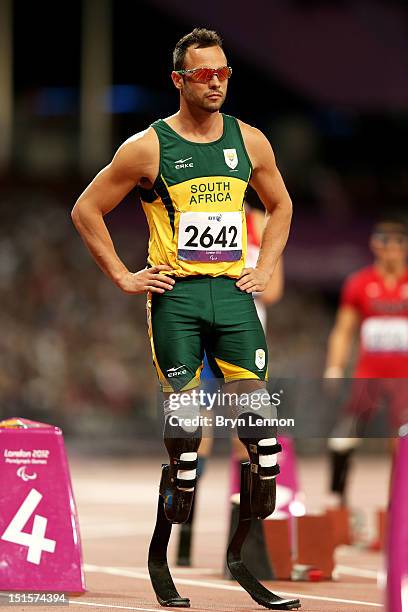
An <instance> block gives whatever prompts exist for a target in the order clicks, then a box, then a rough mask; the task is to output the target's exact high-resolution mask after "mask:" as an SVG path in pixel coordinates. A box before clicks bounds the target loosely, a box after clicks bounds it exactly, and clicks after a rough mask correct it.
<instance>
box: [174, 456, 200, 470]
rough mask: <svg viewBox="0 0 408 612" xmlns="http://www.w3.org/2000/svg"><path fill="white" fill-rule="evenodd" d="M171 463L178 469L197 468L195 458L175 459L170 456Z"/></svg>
mask: <svg viewBox="0 0 408 612" xmlns="http://www.w3.org/2000/svg"><path fill="white" fill-rule="evenodd" d="M171 463H172V465H174V466H175V467H176V468H177V469H178V470H195V469H197V463H198V460H197V459H190V461H188V460H186V459H176V458H174V457H173V458H172V460H171Z"/></svg>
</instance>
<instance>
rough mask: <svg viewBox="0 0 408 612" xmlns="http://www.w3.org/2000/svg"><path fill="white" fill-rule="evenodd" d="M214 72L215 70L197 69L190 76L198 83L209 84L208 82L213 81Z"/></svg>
mask: <svg viewBox="0 0 408 612" xmlns="http://www.w3.org/2000/svg"><path fill="white" fill-rule="evenodd" d="M214 72H215V70H213V69H212V68H197V70H194V71H193V72H191V73H190V76H191V78H192V79H193V81H196V82H197V83H207V81H211V79H212V78H213V76H214Z"/></svg>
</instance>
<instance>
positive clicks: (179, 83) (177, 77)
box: [171, 70, 183, 91]
mask: <svg viewBox="0 0 408 612" xmlns="http://www.w3.org/2000/svg"><path fill="white" fill-rule="evenodd" d="M171 80H172V81H173V83H174V87H175V88H176V89H179V90H180V91H181V90H182V89H183V77H182V75H181V74H178V73H177V72H176V71H175V70H173V71H172V73H171Z"/></svg>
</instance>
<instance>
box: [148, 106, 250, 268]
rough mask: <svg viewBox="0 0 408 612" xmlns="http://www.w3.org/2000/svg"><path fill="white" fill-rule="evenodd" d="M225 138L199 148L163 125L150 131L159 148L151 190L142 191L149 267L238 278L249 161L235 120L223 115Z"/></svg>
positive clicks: (242, 258)
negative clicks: (159, 266)
mask: <svg viewBox="0 0 408 612" xmlns="http://www.w3.org/2000/svg"><path fill="white" fill-rule="evenodd" d="M223 121H224V130H223V134H222V136H221V138H219V139H218V140H216V141H214V142H209V143H195V142H190V141H188V140H185V139H184V138H182V137H181V136H180V135H179V134H177V133H176V132H175V131H174V130H173V129H172V128H171V127H170V126H169V125H168V124H167V123H166V122H165V121H163V120H161V119H160V120H158V121H156V122H155V123H153V125H152V127H153V128H154V130H155V131H156V134H157V136H158V139H159V143H160V168H159V174H158V177H157V179H156V181H155V183H154V185H153V188H152V189H150V190H146V189H143V188H139V191H140V196H141V200H142V205H143V209H144V211H145V214H146V217H147V221H148V224H149V231H150V238H149V253H148V262H149V264H150V265H156V264H168V265H169V266H171V267H172V268H173V270H174V274H175V275H176V276H191V275H210V276H221V275H225V276H230V277H232V278H237V277H238V276H239V275H240V273H241V270H242V268H243V267H244V262H245V257H246V248H247V239H246V225H245V211H244V205H243V201H244V195H245V191H246V188H247V185H248V182H249V180H250V176H251V170H252V167H251V162H250V159H249V156H248V154H247V152H246V149H245V145H244V141H243V138H242V135H241V130H240V127H239V125H238V122H237V120H236V119H235V118H234V117H231V116H229V115H224V114H223Z"/></svg>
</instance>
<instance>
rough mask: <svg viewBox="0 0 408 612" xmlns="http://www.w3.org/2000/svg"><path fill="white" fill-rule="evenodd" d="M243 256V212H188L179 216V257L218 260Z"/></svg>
mask: <svg viewBox="0 0 408 612" xmlns="http://www.w3.org/2000/svg"><path fill="white" fill-rule="evenodd" d="M241 257H242V213H241V212H239V211H237V212H222V213H217V212H214V213H209V212H185V213H181V215H180V223H179V235H178V258H179V259H182V260H184V261H201V262H213V263H218V262H222V261H238V260H239V259H241Z"/></svg>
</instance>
